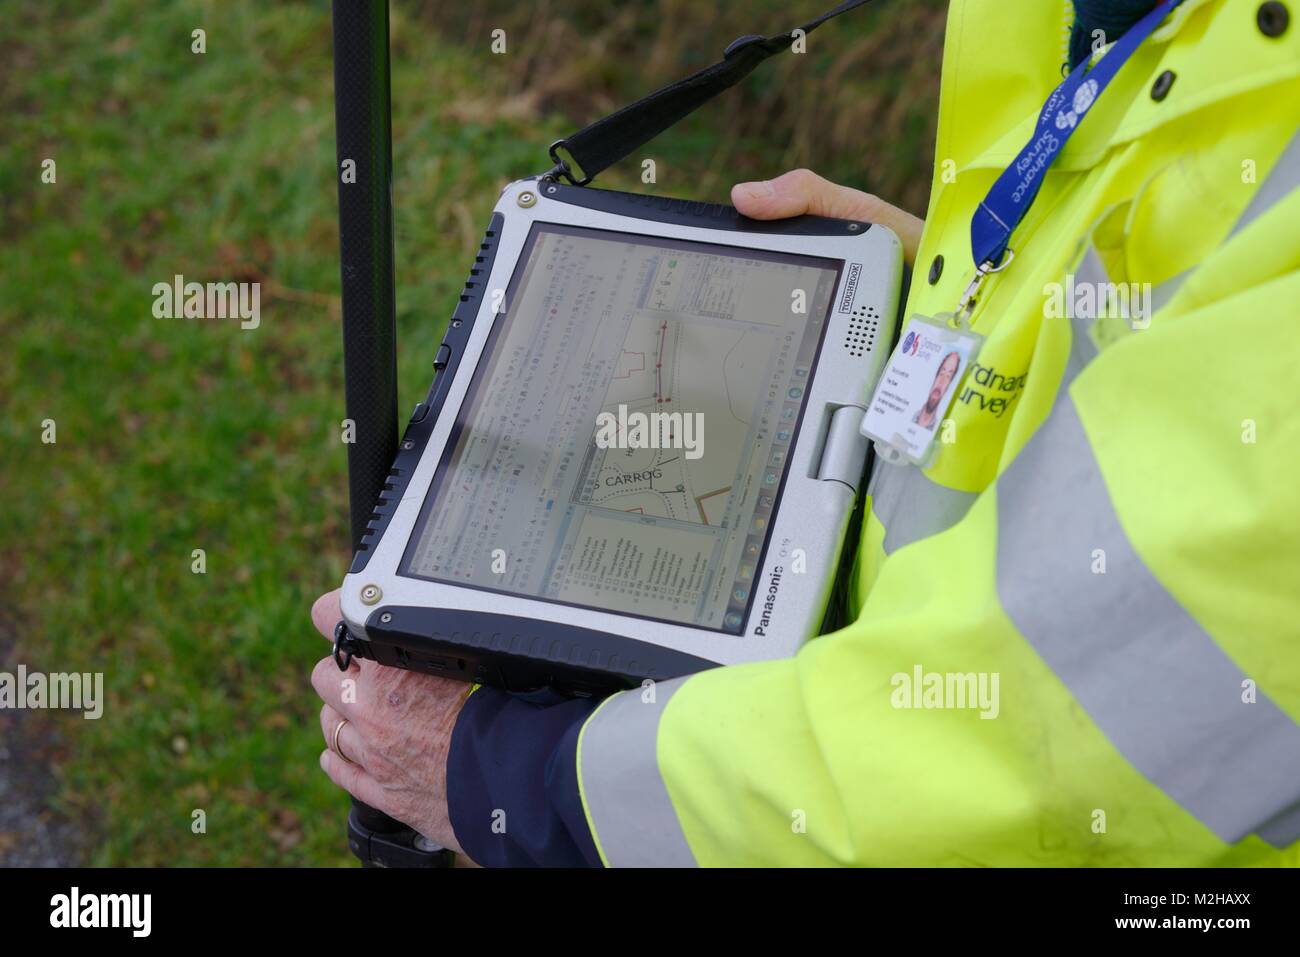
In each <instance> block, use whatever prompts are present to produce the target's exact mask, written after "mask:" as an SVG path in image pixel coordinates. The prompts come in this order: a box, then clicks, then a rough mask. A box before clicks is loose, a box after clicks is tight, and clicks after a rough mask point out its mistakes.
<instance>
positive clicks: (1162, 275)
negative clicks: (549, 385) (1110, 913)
mask: <svg viewBox="0 0 1300 957" xmlns="http://www.w3.org/2000/svg"><path fill="white" fill-rule="evenodd" d="M1287 5H1288V6H1289V8H1290V10H1289V13H1290V19H1291V21H1293V22H1290V23H1289V25H1287V26H1286V28H1285V29H1283V30H1281V31H1279V30H1278V29H1277V23H1278V20H1277V17H1276V15H1275V16H1274V17H1272V18H1267V17H1264V16H1263V15H1259V14H1257V11H1258V9H1259V6H1260V4H1259V3H1258V2H1257V0H1187V2H1185V3H1184V4H1183V5H1182V6H1181V7H1180V8H1179V9H1177V10H1176V11H1175V12H1174V13H1173V14H1172V15H1171V16H1170V18H1169V19H1168V20H1167V21H1166V22H1165V23H1164V24H1163V25H1162V26H1161V27H1160V29H1159V30H1158V31H1157V32H1156V33H1155V34H1153V35H1152V36H1151V37H1150V38H1149V39H1148V40H1147V41H1146V42H1145V43H1144V44H1143V45H1142V46H1141V47H1140V48H1139V49H1138V51H1137V52H1136V53H1135V54H1134V56H1133V57H1132V59H1131V60H1130V61H1129V62H1128V63H1127V64H1126V65H1125V66H1124V67H1123V68H1122V69H1121V71H1120V72H1119V75H1118V76H1117V77H1116V79H1115V80H1114V81H1113V82H1112V83H1111V85H1110V87H1109V88H1108V89H1107V90H1106V91H1105V92H1104V93H1103V94H1102V96H1101V97H1100V99H1099V100H1098V101H1097V102H1096V104H1095V105H1094V106H1092V108H1091V109H1090V110H1089V112H1088V113H1087V115H1086V117H1085V118H1084V119H1083V121H1082V122H1081V123H1080V125H1079V127H1078V130H1077V131H1076V132H1075V133H1074V135H1073V137H1072V138H1071V139H1070V140H1069V143H1068V145H1067V146H1066V148H1065V150H1064V152H1063V153H1062V155H1061V156H1060V157H1059V158H1058V159H1057V161H1056V163H1055V164H1054V166H1053V167H1052V168H1051V170H1050V172H1049V173H1048V174H1047V177H1046V181H1045V184H1044V186H1043V188H1042V192H1041V193H1040V195H1039V196H1038V199H1037V201H1036V202H1035V203H1034V205H1033V207H1032V209H1031V210H1030V212H1029V214H1028V216H1027V218H1026V219H1025V220H1024V222H1023V223H1022V224H1021V225H1020V227H1019V228H1018V229H1017V230H1016V231H1015V233H1014V234H1013V236H1012V240H1011V247H1012V249H1013V250H1014V259H1013V260H1012V263H1011V265H1010V266H1009V267H1008V268H1007V269H1006V270H1005V271H1003V272H1001V273H997V274H995V275H993V276H992V277H990V278H989V280H988V281H987V282H986V283H985V285H984V288H983V291H982V292H981V295H980V297H979V299H978V301H977V305H976V308H975V312H974V314H973V316H972V321H973V326H974V329H975V330H976V331H977V332H979V333H981V334H982V335H983V336H985V337H986V341H985V343H984V345H983V348H982V351H981V352H980V354H979V355H978V357H977V359H976V363H977V364H976V365H974V366H972V367H971V368H970V370H969V371H968V372H967V373H966V374H965V377H964V379H963V381H962V382H961V383H960V384H959V386H958V387H957V389H956V390H954V396H955V398H954V401H953V403H952V405H951V407H950V409H949V411H948V413H947V421H946V422H945V423H944V425H943V427H941V429H940V431H941V433H942V438H941V444H940V446H939V453H938V456H937V458H936V459H935V460H934V462H933V463H932V465H931V466H929V467H928V468H926V469H925V470H920V469H917V468H914V467H900V466H894V465H888V464H881V463H878V464H877V465H876V466H875V467H874V471H873V474H872V477H871V481H870V485H869V487H868V491H869V496H870V500H869V512H868V514H867V517H866V520H865V521H864V523H863V531H862V540H861V542H860V544H859V548H858V553H857V561H856V565H855V568H854V571H853V581H852V588H851V589H850V592H851V593H850V598H849V606H850V607H849V611H850V619H851V621H852V623H851V624H849V625H847V626H846V627H844V628H842V629H840V630H838V631H836V632H834V633H831V634H827V635H824V636H822V637H819V638H817V639H814V640H813V641H812V642H810V643H809V644H808V645H807V646H806V647H805V648H804V649H803V650H802V651H801V652H800V653H799V654H798V655H797V656H796V657H794V658H792V659H788V660H783V661H774V662H765V663H760V664H753V665H745V666H739V667H728V668H718V669H715V670H713V671H708V672H704V673H701V674H698V675H694V676H691V677H689V678H686V679H678V680H675V681H671V682H667V683H662V684H660V685H658V686H657V688H656V689H655V695H654V700H653V701H652V702H649V701H647V700H646V695H645V694H643V693H642V692H640V691H632V692H624V693H622V694H619V695H616V696H614V697H612V698H610V699H607V700H606V701H604V702H603V703H601V704H600V705H599V706H598V707H596V708H595V710H594V711H592V710H591V706H589V705H571V706H562V707H570V708H571V709H572V710H571V711H570V712H569V713H568V715H567V717H565V715H563V714H561V713H560V712H558V711H554V710H551V711H548V712H539V714H541V713H545V714H547V715H549V717H547V718H545V719H544V720H542V724H545V722H547V721H553V722H554V723H553V724H551V725H548V727H549V728H550V730H549V731H547V732H546V733H547V734H549V735H550V737H549V738H548V739H547V740H548V744H547V747H548V748H549V749H550V750H549V751H548V756H547V758H546V764H545V773H544V775H543V774H542V773H540V772H538V774H537V775H535V776H536V777H537V778H538V780H541V778H542V777H544V778H545V782H544V788H545V792H546V793H545V797H544V799H545V800H546V801H548V802H550V805H551V806H552V808H555V809H558V810H555V811H554V815H553V817H552V819H551V820H550V822H549V823H547V824H545V825H544V826H545V828H549V829H550V830H549V833H550V834H551V837H552V838H553V837H554V832H555V831H556V830H566V831H567V832H568V834H569V836H571V837H572V839H573V841H574V844H575V846H577V847H578V848H579V849H581V850H585V851H586V853H587V856H589V857H593V856H595V855H598V856H599V859H600V861H602V862H604V863H606V864H610V865H618V864H690V863H698V864H781V865H818V864H878V865H900V864H909V865H917V864H981V865H1081V864H1089V865H1091V864H1096V865H1209V864H1290V865H1293V866H1294V865H1296V864H1297V863H1300V843H1297V839H1300V724H1297V721H1298V720H1300V492H1298V491H1297V488H1298V487H1300V479H1298V478H1297V476H1300V421H1298V420H1297V414H1298V413H1297V405H1298V402H1297V400H1298V399H1300V189H1298V188H1297V187H1298V186H1300V137H1298V136H1297V128H1298V127H1300V22H1294V21H1296V20H1297V18H1300V0H1288V2H1287ZM1275 14H1276V11H1275ZM1069 26H1070V14H1069V4H1053V3H1045V2H1043V0H955V2H953V4H952V6H951V10H950V13H949V19H948V27H947V37H946V43H945V52H944V62H943V79H942V91H941V101H940V112H939V121H938V138H937V150H936V156H935V170H934V181H933V187H932V193H931V199H930V206H929V210H928V214H927V220H926V228H925V233H924V236H923V238H922V242H921V247H920V252H919V255H918V258H917V262H916V269H915V274H914V279H913V282H912V287H911V292H910V297H909V300H908V303H907V307H906V313H905V315H912V314H918V313H919V314H925V315H934V314H937V313H943V312H950V311H952V309H953V308H954V307H955V306H956V304H957V302H958V300H959V298H960V296H961V293H962V290H963V288H964V287H965V286H966V284H967V282H968V281H969V280H970V278H971V275H972V272H973V264H972V262H971V259H970V240H969V223H970V217H971V213H972V211H973V210H974V209H975V207H976V205H977V204H978V203H979V201H980V200H981V199H982V198H983V196H984V194H985V192H986V191H987V190H988V188H989V186H990V185H991V184H992V183H993V181H994V179H996V177H997V176H998V174H999V173H1000V172H1001V171H1002V170H1003V169H1004V168H1005V167H1006V166H1007V165H1008V164H1009V163H1010V162H1011V161H1012V160H1013V159H1014V157H1015V156H1016V154H1017V153H1018V152H1019V150H1020V148H1021V147H1022V146H1023V145H1024V144H1025V143H1026V142H1027V141H1028V140H1029V138H1030V135H1031V132H1032V130H1033V127H1034V123H1035V119H1036V116H1037V112H1038V110H1039V108H1040V107H1041V105H1042V103H1043V101H1044V99H1045V98H1046V96H1047V94H1048V93H1049V92H1050V90H1051V89H1052V87H1053V86H1055V84H1056V83H1058V82H1059V81H1060V79H1061V76H1062V63H1063V61H1064V60H1065V58H1066V43H1067V40H1068V31H1069ZM1274 34H1277V35H1274ZM1100 55H1103V56H1104V55H1105V53H1104V51H1103V52H1102V53H1101V54H1100ZM1089 295H1091V296H1092V301H1089V299H1088V297H1089ZM1098 297H1100V299H1101V300H1102V308H1096V306H1097V302H1096V300H1097V299H1098ZM1142 297H1149V308H1144V300H1143V298H1142ZM1126 303H1127V304H1129V305H1131V306H1132V305H1136V308H1130V309H1129V310H1128V313H1129V314H1128V315H1127V317H1125V316H1124V315H1123V313H1124V311H1125V310H1124V308H1123V306H1124V304H1126ZM1099 313H1100V314H1101V315H1099ZM475 699H479V703H478V705H475ZM476 706H477V707H480V708H489V709H495V710H494V711H493V714H492V716H491V718H490V720H489V721H488V727H487V728H486V729H483V728H480V729H478V730H475V729H474V728H473V727H470V729H469V730H468V731H466V733H465V734H461V730H460V728H459V727H458V729H457V736H458V738H460V740H459V741H454V742H453V760H452V763H451V765H450V766H449V767H450V768H451V770H450V771H449V773H450V784H451V787H452V789H453V791H455V790H456V789H457V788H459V787H460V784H461V782H462V781H465V782H470V783H467V784H466V789H467V790H466V792H465V793H467V794H469V793H472V794H473V795H474V796H473V797H472V798H471V797H465V798H463V799H462V798H457V797H456V795H455V793H453V798H452V808H451V809H452V821H453V825H454V826H455V828H456V831H457V834H458V835H460V836H462V837H463V838H465V840H464V843H465V844H466V847H467V850H468V851H469V852H470V853H471V855H472V856H482V857H485V858H487V859H488V860H489V861H503V860H518V859H519V858H518V857H517V856H515V857H512V856H511V854H512V853H514V851H512V852H510V853H504V852H498V851H497V850H494V849H493V848H491V847H488V846H487V844H488V843H490V841H487V840H485V839H483V838H479V837H477V836H476V834H475V831H476V828H477V827H478V824H477V822H476V820H474V818H475V816H476V815H477V816H478V817H480V818H483V819H484V820H486V814H487V812H486V811H485V810H484V809H483V807H482V805H481V804H479V805H475V804H474V802H475V801H478V802H482V801H484V800H488V797H487V795H489V794H490V793H492V792H493V790H494V788H493V786H492V784H491V782H490V781H488V780H487V779H488V778H489V777H491V774H492V773H494V772H492V771H491V769H490V768H486V767H485V766H484V762H482V761H480V760H477V759H476V758H475V757H474V754H473V751H472V749H473V746H474V745H475V742H478V743H480V744H482V746H483V747H484V748H486V747H488V744H489V743H490V742H489V739H490V738H491V737H492V736H493V735H497V736H498V743H500V742H504V741H507V740H510V739H511V735H512V734H514V733H518V734H523V733H524V732H523V730H522V729H523V728H524V726H525V724H526V723H527V721H528V720H530V719H528V718H527V717H526V716H525V717H520V716H518V715H516V716H515V717H514V718H510V717H509V708H508V707H507V706H505V705H500V706H496V705H493V703H492V700H491V699H489V698H487V697H483V698H480V695H479V694H476V695H474V696H473V697H471V699H470V705H469V706H467V711H468V710H470V708H473V707H476ZM581 708H586V709H587V710H586V711H580V709H581ZM575 715H577V716H578V717H575ZM531 720H533V721H534V723H535V726H537V727H541V726H542V724H536V722H537V721H538V720H539V719H537V718H535V717H534V718H533V719H531ZM511 721H513V722H514V723H513V724H511ZM512 729H513V730H512ZM514 740H516V741H518V740H520V739H519V738H515V739H514ZM459 773H463V777H461V776H459ZM496 793H499V791H498V792H496ZM489 806H490V804H489ZM530 813H532V812H530ZM511 828H513V825H511ZM511 828H508V829H507V830H510V829H511ZM511 840H514V841H517V842H524V843H525V844H526V843H527V842H528V840H529V839H528V838H527V837H518V836H516V837H515V838H512V839H511ZM547 840H550V838H548V839H547ZM543 843H545V842H543ZM520 846H522V845H520ZM535 846H539V845H535ZM590 848H594V851H592V850H589V849H590ZM525 850H527V849H526V848H525ZM502 853H503V854H504V856H501V854H502ZM532 856H533V859H540V856H541V855H540V854H538V853H534V854H533V855H532Z"/></svg>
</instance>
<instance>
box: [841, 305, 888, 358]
mask: <svg viewBox="0 0 1300 957" xmlns="http://www.w3.org/2000/svg"><path fill="white" fill-rule="evenodd" d="M879 331H880V314H879V313H878V312H876V307H875V306H858V308H856V309H854V310H853V312H852V314H851V315H850V316H849V329H848V332H847V333H846V334H845V336H844V348H845V349H847V350H848V353H849V355H851V356H861V355H865V354H866V353H867V352H869V351H870V350H871V348H872V347H873V346H875V344H876V333H877V332H879Z"/></svg>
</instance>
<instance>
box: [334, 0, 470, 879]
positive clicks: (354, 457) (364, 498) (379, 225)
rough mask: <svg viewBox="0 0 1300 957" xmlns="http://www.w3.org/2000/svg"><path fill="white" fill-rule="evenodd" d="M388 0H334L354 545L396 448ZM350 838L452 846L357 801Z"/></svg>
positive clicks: (376, 854)
mask: <svg viewBox="0 0 1300 957" xmlns="http://www.w3.org/2000/svg"><path fill="white" fill-rule="evenodd" d="M389 107H390V89H389V64H388V0H334V120H335V139H336V143H337V146H338V165H337V167H336V169H335V173H336V175H337V176H338V177H339V258H340V263H341V269H342V292H343V377H344V393H345V399H344V402H345V408H346V412H345V414H346V416H347V418H349V419H351V420H352V422H353V423H354V434H353V438H354V441H353V442H352V443H350V444H349V445H348V447H347V449H348V501H349V510H350V514H351V529H352V549H353V551H355V550H356V549H357V547H358V546H359V545H360V543H361V538H362V536H363V535H365V533H366V524H367V522H369V520H370V514H371V511H372V509H373V508H374V505H375V502H376V500H377V499H378V498H379V493H380V491H381V490H382V489H383V487H384V483H385V481H386V480H387V478H388V473H389V469H390V468H391V467H392V464H393V456H394V455H395V454H396V453H397V428H398V419H397V311H396V290H395V278H394V274H393V155H392V154H393V142H392V120H391V112H390V108H389ZM348 846H349V847H350V848H351V850H352V853H353V854H355V855H356V856H357V857H358V858H360V859H361V862H362V864H364V865H367V866H381V867H439V866H446V865H448V864H450V862H451V861H450V858H451V855H450V852H448V851H445V850H443V849H442V848H439V847H437V846H436V845H433V844H431V843H430V842H428V841H427V840H426V839H425V838H423V837H421V836H420V835H419V834H417V833H416V832H415V831H413V830H412V829H411V828H409V827H407V826H406V825H404V824H401V823H400V822H398V821H395V820H393V819H392V818H391V817H389V816H388V815H386V814H383V813H381V812H379V811H377V810H375V809H374V808H372V807H369V806H368V805H365V804H362V803H361V802H360V801H357V800H353V802H352V813H351V814H349V815H348Z"/></svg>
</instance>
